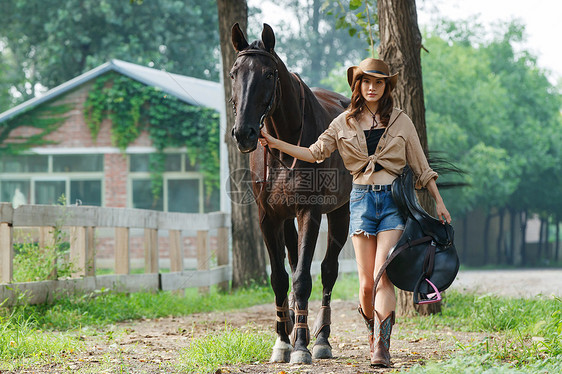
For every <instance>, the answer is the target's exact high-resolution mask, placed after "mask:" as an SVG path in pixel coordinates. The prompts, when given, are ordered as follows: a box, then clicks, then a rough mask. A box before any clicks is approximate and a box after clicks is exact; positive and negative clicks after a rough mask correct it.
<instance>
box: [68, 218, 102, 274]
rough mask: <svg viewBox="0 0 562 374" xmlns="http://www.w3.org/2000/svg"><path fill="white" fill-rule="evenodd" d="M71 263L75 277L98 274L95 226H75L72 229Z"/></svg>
mask: <svg viewBox="0 0 562 374" xmlns="http://www.w3.org/2000/svg"><path fill="white" fill-rule="evenodd" d="M70 263H71V264H72V266H73V271H72V277H73V278H79V277H87V276H94V275H95V274H96V265H95V253H94V228H93V227H82V226H74V227H72V228H71V229H70Z"/></svg>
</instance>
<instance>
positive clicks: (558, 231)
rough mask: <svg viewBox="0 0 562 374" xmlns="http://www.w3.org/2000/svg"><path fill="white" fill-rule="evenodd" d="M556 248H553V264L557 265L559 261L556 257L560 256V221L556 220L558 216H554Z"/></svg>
mask: <svg viewBox="0 0 562 374" xmlns="http://www.w3.org/2000/svg"><path fill="white" fill-rule="evenodd" d="M555 223H556V238H555V240H556V246H555V248H556V249H555V252H554V262H555V263H558V260H559V259H560V257H558V255H559V254H560V219H559V218H558V216H556V220H555Z"/></svg>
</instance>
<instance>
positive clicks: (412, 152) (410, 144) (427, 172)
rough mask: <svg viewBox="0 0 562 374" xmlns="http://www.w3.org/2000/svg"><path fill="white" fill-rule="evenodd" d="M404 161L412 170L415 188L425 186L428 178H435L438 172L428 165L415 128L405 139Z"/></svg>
mask: <svg viewBox="0 0 562 374" xmlns="http://www.w3.org/2000/svg"><path fill="white" fill-rule="evenodd" d="M406 162H407V163H408V165H410V167H411V168H412V170H413V171H414V174H415V176H416V184H415V187H416V188H417V189H420V188H423V187H425V186H426V185H427V183H429V181H430V180H432V179H434V178H435V179H437V177H438V174H437V173H436V172H435V171H434V170H433V169H431V167H430V166H429V162H427V157H425V153H424V152H423V148H422V146H421V143H420V139H419V138H418V134H417V132H416V131H415V130H414V132H413V134H412V135H411V136H409V137H408V139H407V141H406Z"/></svg>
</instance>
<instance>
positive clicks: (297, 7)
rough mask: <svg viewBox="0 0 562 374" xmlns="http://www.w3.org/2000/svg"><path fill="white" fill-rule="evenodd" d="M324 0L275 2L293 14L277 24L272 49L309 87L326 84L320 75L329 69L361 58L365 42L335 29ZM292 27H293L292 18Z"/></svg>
mask: <svg viewBox="0 0 562 374" xmlns="http://www.w3.org/2000/svg"><path fill="white" fill-rule="evenodd" d="M323 1H324V0H304V1H302V0H278V1H276V4H278V5H280V6H282V7H283V9H284V10H285V11H287V12H290V13H292V14H293V15H294V17H291V20H290V21H291V22H289V21H288V20H282V21H281V22H280V23H279V24H278V25H277V28H278V29H279V30H280V32H278V33H277V34H276V35H275V37H276V43H275V50H276V51H277V53H279V54H281V55H283V56H285V63H286V65H287V66H288V67H289V69H291V70H293V71H295V72H298V73H299V75H300V76H301V77H302V78H303V80H304V81H305V82H306V83H307V84H308V85H309V86H311V87H313V86H314V87H325V88H328V89H333V87H328V85H327V84H326V82H324V79H325V78H326V77H327V76H328V74H330V72H331V71H332V70H334V69H335V68H337V67H340V69H339V70H341V71H340V72H339V74H341V75H343V74H344V72H343V70H344V66H346V65H349V64H351V63H355V62H356V61H358V60H360V59H362V58H363V57H364V56H365V55H366V54H367V52H366V49H367V47H368V44H367V43H365V40H361V39H359V38H350V37H349V32H348V30H345V29H341V28H340V29H338V28H337V26H338V22H339V21H338V19H337V18H335V17H334V16H333V15H332V14H328V13H331V11H330V10H331V9H332V8H329V7H328V5H324V4H323ZM295 20H296V21H297V22H296V27H295V22H294V21H295Z"/></svg>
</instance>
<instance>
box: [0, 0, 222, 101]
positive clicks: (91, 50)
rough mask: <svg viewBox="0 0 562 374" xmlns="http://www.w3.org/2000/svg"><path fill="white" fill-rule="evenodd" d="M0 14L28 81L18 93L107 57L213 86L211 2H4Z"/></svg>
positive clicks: (4, 32)
mask: <svg viewBox="0 0 562 374" xmlns="http://www.w3.org/2000/svg"><path fill="white" fill-rule="evenodd" d="M0 14H2V15H3V17H2V22H0V35H1V36H2V37H4V38H5V42H6V47H8V48H9V49H10V50H11V51H12V52H13V54H14V59H15V60H16V61H17V65H18V66H20V71H21V73H22V74H24V75H25V77H26V78H27V82H24V83H23V84H22V85H19V86H17V87H16V88H17V90H18V91H19V92H20V93H21V94H22V95H31V96H33V92H31V93H30V92H29V90H28V89H26V86H27V87H29V86H31V87H35V85H36V84H37V83H40V84H41V85H43V86H46V87H53V86H56V85H58V84H61V83H63V82H65V81H67V80H69V79H71V78H73V77H75V76H77V75H79V74H81V73H83V72H84V71H86V70H88V69H91V68H93V67H95V66H97V65H100V64H102V63H104V62H106V61H107V60H109V59H112V58H118V59H123V60H127V61H130V62H133V63H139V64H143V65H146V64H149V63H152V64H153V65H154V67H156V68H158V69H166V70H168V71H171V72H174V73H180V74H185V75H189V76H194V77H198V78H206V79H213V80H216V81H218V77H219V75H218V64H217V63H216V57H215V56H214V53H215V52H216V51H217V45H218V34H217V30H216V28H215V27H214V25H216V22H217V13H216V7H215V2H214V1H212V0H191V1H189V2H183V1H175V0H159V1H144V2H130V1H123V0H104V1H101V2H100V1H95V0H67V1H60V0H44V1H41V2H37V1H35V0H10V1H0Z"/></svg>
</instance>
